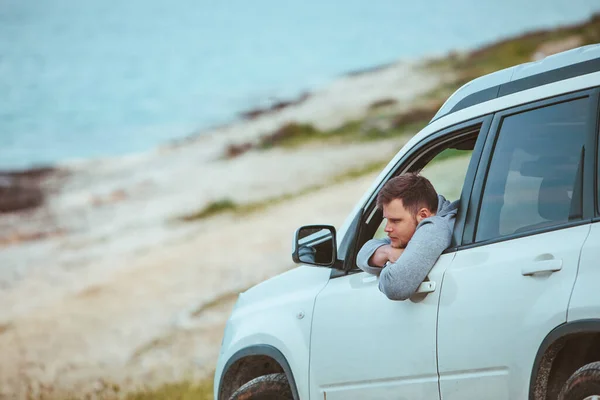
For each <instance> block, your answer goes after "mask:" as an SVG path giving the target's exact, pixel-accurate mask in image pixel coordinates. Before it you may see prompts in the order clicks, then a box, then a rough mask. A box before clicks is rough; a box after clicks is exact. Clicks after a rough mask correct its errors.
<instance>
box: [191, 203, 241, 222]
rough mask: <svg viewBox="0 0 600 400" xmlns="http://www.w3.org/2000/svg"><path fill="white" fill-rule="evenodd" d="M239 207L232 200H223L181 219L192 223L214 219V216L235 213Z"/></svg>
mask: <svg viewBox="0 0 600 400" xmlns="http://www.w3.org/2000/svg"><path fill="white" fill-rule="evenodd" d="M238 207H239V206H238V205H237V204H236V203H235V202H234V201H232V200H230V199H221V200H217V201H213V202H212V203H209V204H208V205H206V207H204V208H203V209H201V210H198V211H196V212H194V213H192V214H188V215H184V216H182V217H180V218H179V219H181V220H182V221H185V222H191V221H196V220H199V219H204V218H208V217H212V216H213V215H217V214H223V213H225V212H230V211H235V210H236V209H238Z"/></svg>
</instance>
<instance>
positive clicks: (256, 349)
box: [214, 45, 600, 400]
mask: <svg viewBox="0 0 600 400" xmlns="http://www.w3.org/2000/svg"><path fill="white" fill-rule="evenodd" d="M599 94H600V45H590V46H584V47H580V48H577V49H573V50H570V51H566V52H563V53H559V54H555V55H552V56H549V57H546V58H545V59H543V60H540V61H536V62H531V63H526V64H521V65H518V66H514V67H511V68H508V69H505V70H501V71H498V72H495V73H492V74H489V75H486V76H483V77H481V78H477V79H475V80H473V81H471V82H469V83H467V84H466V85H464V86H463V87H461V88H460V89H458V90H457V91H456V92H455V93H454V94H453V95H452V96H450V97H449V98H448V100H447V101H446V102H445V103H444V104H443V105H442V107H441V108H440V109H439V111H438V112H437V114H436V115H435V116H434V118H433V119H432V120H431V121H430V123H429V124H428V125H427V126H426V127H425V128H423V129H422V130H421V131H420V132H419V133H418V134H416V135H415V136H414V137H413V138H411V139H410V141H408V143H407V144H406V145H404V146H403V147H402V149H401V150H400V151H399V152H398V153H397V155H396V156H395V157H394V158H393V159H392V160H391V161H390V162H389V164H388V165H387V167H385V169H384V170H383V171H382V172H381V173H380V174H379V176H378V178H377V179H376V180H375V182H374V183H373V185H372V186H371V188H370V189H369V190H368V191H367V192H366V193H365V194H364V195H363V196H362V198H361V199H360V200H359V201H358V203H357V205H356V207H355V208H354V210H353V211H352V212H351V214H350V215H349V216H348V218H347V220H346V221H345V223H344V225H343V226H342V227H341V228H340V229H339V230H336V229H335V228H334V227H333V226H329V225H307V226H303V227H300V228H299V229H298V230H297V232H296V235H295V237H294V248H293V259H294V261H296V262H297V263H301V264H303V265H301V266H299V267H296V268H294V269H292V270H289V271H287V272H285V273H283V274H281V275H279V276H276V277H274V278H271V279H269V280H267V281H265V282H262V283H260V284H258V285H257V286H255V287H253V288H251V289H249V290H248V291H246V292H244V293H242V294H240V296H239V298H238V301H237V303H236V305H235V306H234V309H233V311H232V314H231V317H230V318H229V320H228V322H227V324H226V327H225V331H224V337H223V342H222V347H221V350H220V355H219V359H218V363H217V367H216V373H215V378H214V387H215V389H214V396H215V399H217V400H225V399H234V400H236V399H248V398H251V399H261V398H281V399H292V398H293V399H296V400H297V399H301V400H304V399H310V400H320V399H324V400H338V399H344V400H350V399H361V400H362V399H427V400H433V399H444V400H454V399H456V400H459V399H460V400H469V399H473V400H474V399H477V400H480V399H486V400H500V399H512V400H514V399H525V398H529V399H532V400H542V399H544V400H545V399H567V400H573V399H581V400H584V399H585V400H589V399H600V195H599V193H598V192H599V190H600V184H599V182H598V180H599V178H600V174H599V166H600V163H599V160H598V158H599V156H598V153H599V146H598V136H599V130H598V126H599V124H598V119H599V115H600V101H599V98H600V96H599ZM448 152H451V153H452V152H454V153H457V152H458V153H461V154H463V155H462V156H461V157H462V158H461V160H463V161H462V164H461V163H459V165H462V166H463V169H462V170H460V171H459V170H458V169H457V170H456V171H455V172H452V173H451V174H450V175H449V176H451V177H452V179H454V180H455V181H458V182H459V184H458V189H457V190H456V197H457V199H458V200H459V211H458V215H457V217H456V222H455V226H454V232H453V235H452V243H451V245H450V247H449V248H448V249H446V250H445V251H444V253H443V254H442V255H441V256H440V257H439V259H438V261H437V263H436V264H435V265H434V267H433V268H432V269H431V271H430V273H429V274H428V277H427V279H426V281H425V282H423V284H421V286H420V287H419V289H418V290H417V292H416V293H415V294H414V295H413V296H412V297H411V298H410V299H409V300H406V301H392V300H390V299H388V298H387V297H386V296H385V295H383V294H382V293H381V292H380V291H379V290H378V287H377V280H378V278H377V276H374V275H369V274H367V273H365V272H363V271H361V270H360V269H358V268H357V266H356V255H357V252H358V250H359V249H360V248H361V246H362V245H363V244H364V243H365V242H366V241H367V240H369V239H371V238H373V237H376V236H377V235H378V234H380V232H381V226H382V223H384V220H383V215H382V212H381V210H379V209H378V208H377V207H376V205H375V199H376V195H377V193H378V191H379V189H381V187H382V186H383V185H384V184H385V182H387V181H388V180H389V179H390V178H392V177H394V176H396V175H398V174H401V173H404V172H410V171H420V170H422V171H426V170H427V168H430V167H431V168H433V167H434V166H435V165H440V164H436V160H438V159H441V158H444V157H440V155H441V154H447V153H448ZM446 169H447V168H446ZM452 171H454V170H452ZM422 173H423V174H424V172H422ZM448 179H449V178H448V177H446V178H444V179H443V180H442V181H440V182H438V183H434V186H436V188H437V187H438V184H439V185H440V186H443V184H444V183H445V182H446V181H447V180H448Z"/></svg>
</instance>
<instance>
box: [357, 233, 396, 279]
mask: <svg viewBox="0 0 600 400" xmlns="http://www.w3.org/2000/svg"><path fill="white" fill-rule="evenodd" d="M390 243H391V240H390V239H389V238H385V239H371V240H369V241H368V242H367V243H365V244H364V245H363V247H362V248H361V249H360V251H359V252H358V255H357V256H356V265H357V266H358V268H360V269H362V270H363V271H365V272H367V273H369V274H373V275H379V274H380V273H381V268H379V267H372V266H370V265H369V260H370V259H371V256H372V255H373V253H375V250H377V249H378V248H380V247H381V246H385V245H386V244H390Z"/></svg>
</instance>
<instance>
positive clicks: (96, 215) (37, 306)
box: [0, 63, 440, 398]
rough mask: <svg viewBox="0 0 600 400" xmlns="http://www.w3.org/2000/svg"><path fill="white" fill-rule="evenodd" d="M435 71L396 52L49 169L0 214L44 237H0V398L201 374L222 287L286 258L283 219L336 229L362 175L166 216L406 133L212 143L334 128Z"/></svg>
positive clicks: (378, 153) (210, 350) (211, 346)
mask: <svg viewBox="0 0 600 400" xmlns="http://www.w3.org/2000/svg"><path fill="white" fill-rule="evenodd" d="M439 80H440V77H437V76H433V75H431V74H429V73H426V72H424V70H423V68H422V67H421V66H420V65H419V64H408V63H399V64H397V65H394V66H391V67H388V68H386V69H383V70H379V71H375V72H371V73H368V74H361V75H358V76H353V77H344V78H341V79H339V80H338V81H336V82H334V83H332V84H331V85H329V86H327V87H325V88H323V89H322V90H321V91H319V92H316V93H313V94H312V95H311V97H310V98H309V99H308V100H306V101H305V102H303V103H301V104H299V105H295V106H292V107H288V108H286V109H284V110H281V111H279V112H276V113H271V114H268V115H264V116H261V117H259V118H257V119H255V120H252V121H244V122H239V123H235V124H232V125H230V126H227V127H223V128H219V129H216V130H214V131H212V132H207V133H205V134H204V135H202V136H198V137H196V138H194V139H190V140H188V141H185V143H179V144H176V145H170V146H164V147H163V148H161V149H158V150H157V151H154V152H150V153H148V154H141V155H132V156H128V157H123V158H119V159H105V160H93V161H80V162H72V163H69V164H68V165H65V166H63V167H62V168H63V170H64V171H66V172H65V174H61V175H60V176H59V177H57V178H54V180H52V179H51V180H50V181H49V182H48V183H47V184H48V186H49V187H50V188H51V189H52V194H51V195H50V197H49V199H48V202H47V204H46V206H45V207H44V208H42V209H38V210H36V211H33V212H27V213H19V214H9V215H1V216H0V232H2V233H3V234H4V233H6V232H9V235H13V237H16V238H18V237H27V236H28V234H31V233H33V232H36V231H40V230H43V231H44V232H46V233H47V237H45V238H43V239H38V240H33V241H19V240H15V242H14V243H4V245H3V246H2V247H0V265H1V266H2V268H1V269H0V304H2V305H3V307H1V309H0V398H15V397H16V398H25V397H27V396H28V395H33V397H35V396H37V395H39V393H42V392H43V393H51V392H53V391H54V393H59V392H63V391H70V392H72V393H74V394H75V395H76V396H80V395H81V394H83V393H89V392H93V391H98V390H102V389H103V388H104V387H105V386H106V385H107V382H109V383H117V384H119V385H121V386H125V387H132V386H136V385H140V384H157V383H160V382H162V381H168V380H178V379H184V378H186V377H190V376H192V377H202V376H206V375H207V374H209V373H210V371H212V369H213V368H214V363H215V361H216V355H217V354H218V347H219V344H220V340H221V334H222V330H223V326H224V322H225V320H226V318H227V315H228V313H229V309H230V307H231V304H232V301H233V299H234V298H235V294H236V293H238V292H240V291H242V290H244V289H246V288H248V287H250V286H251V285H253V284H256V283H258V282H260V281H262V280H264V279H267V278H269V277H271V276H274V275H276V274H278V273H280V272H282V271H285V270H287V269H289V268H291V267H293V264H292V261H291V257H290V251H291V247H290V243H291V239H292V234H293V232H294V231H295V229H296V228H297V227H299V226H301V225H304V224H309V223H330V224H333V225H336V226H338V227H339V226H340V225H341V223H342V222H343V220H344V219H345V218H346V216H347V214H348V212H349V211H350V210H351V209H352V207H353V206H354V204H355V203H356V201H358V199H359V197H360V196H361V195H362V194H363V192H364V190H365V189H366V188H367V187H368V186H369V185H370V184H371V183H372V181H373V179H374V177H375V175H376V174H371V175H367V176H363V177H361V178H358V179H355V180H350V181H345V182H342V183H338V184H330V185H327V186H326V187H324V188H322V189H320V190H318V191H312V192H310V193H308V194H303V195H300V196H295V197H293V198H292V199H291V200H286V201H285V202H283V203H277V204H275V205H272V206H269V207H267V208H265V209H262V210H259V211H256V212H253V213H250V214H248V215H238V214H225V215H219V216H215V217H211V218H208V219H205V220H201V221H197V222H193V223H184V222H180V221H178V219H177V218H178V217H180V216H182V215H185V214H189V213H191V212H193V211H196V210H199V209H201V208H202V207H204V206H205V205H206V204H208V203H210V202H212V201H215V200H219V199H231V200H233V201H235V202H238V203H240V204H244V203H250V202H256V201H263V200H268V199H272V198H276V197H278V196H281V195H283V194H293V193H299V192H300V191H302V190H303V189H306V188H310V187H312V186H314V185H322V184H324V183H327V182H331V180H332V178H333V177H335V176H337V175H339V174H341V173H343V172H345V171H348V170H350V169H352V168H358V167H361V166H364V165H366V164H368V163H370V162H374V161H380V160H388V159H390V158H391V157H392V155H393V154H395V153H396V152H397V151H398V150H399V149H400V148H401V146H402V145H403V143H404V140H405V139H401V138H398V139H390V140H387V141H378V142H364V143H346V144H335V145H333V144H329V145H325V144H312V145H308V146H305V147H302V148H297V149H272V150H269V151H251V152H248V153H245V154H244V155H242V156H240V157H237V158H235V159H231V160H225V159H223V158H222V155H223V152H224V149H225V147H226V146H227V145H228V144H230V143H239V142H243V141H253V140H256V139H257V138H258V137H260V136H261V135H264V134H266V133H269V132H272V131H273V130H275V129H277V128H278V127H279V126H281V125H282V124H284V123H286V122H289V121H298V122H310V123H313V124H315V125H317V126H319V127H322V128H331V127H335V126H337V125H339V124H341V123H343V122H344V121H347V120H350V119H353V118H356V117H358V116H361V115H362V114H363V113H364V112H365V110H366V109H367V108H368V106H369V105H370V104H371V103H373V102H374V101H376V100H381V99H388V98H395V99H397V100H398V103H397V106H398V107H399V108H402V107H405V106H406V105H407V104H408V103H409V102H410V101H411V100H412V99H414V98H416V97H418V96H419V95H420V94H422V93H424V92H426V91H428V90H430V89H432V88H433V87H435V86H436V85H437V84H438V83H439ZM214 300H218V301H216V302H215V301H214ZM213 303H215V304H213ZM203 305H204V306H206V305H209V306H208V307H205V310H203V311H202V312H197V311H198V310H199V309H201V308H202V307H203Z"/></svg>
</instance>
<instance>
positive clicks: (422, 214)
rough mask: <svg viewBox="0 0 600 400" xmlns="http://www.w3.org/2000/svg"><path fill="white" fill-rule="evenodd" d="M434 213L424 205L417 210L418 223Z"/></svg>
mask: <svg viewBox="0 0 600 400" xmlns="http://www.w3.org/2000/svg"><path fill="white" fill-rule="evenodd" d="M432 215H433V213H432V212H431V211H429V209H428V208H426V207H423V208H421V209H420V210H419V211H417V223H419V222H421V221H423V220H424V219H425V218H429V217H431V216H432Z"/></svg>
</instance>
